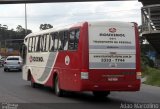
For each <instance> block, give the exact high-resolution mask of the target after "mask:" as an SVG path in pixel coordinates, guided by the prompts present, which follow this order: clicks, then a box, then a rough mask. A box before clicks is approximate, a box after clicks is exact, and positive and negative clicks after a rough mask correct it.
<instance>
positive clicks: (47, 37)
mask: <svg viewBox="0 0 160 109" xmlns="http://www.w3.org/2000/svg"><path fill="white" fill-rule="evenodd" d="M48 50H49V34H47V35H46V51H48Z"/></svg>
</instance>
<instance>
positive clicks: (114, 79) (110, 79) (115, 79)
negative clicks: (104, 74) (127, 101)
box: [108, 77, 118, 81]
mask: <svg viewBox="0 0 160 109" xmlns="http://www.w3.org/2000/svg"><path fill="white" fill-rule="evenodd" d="M108 81H118V78H115V77H114V78H108Z"/></svg>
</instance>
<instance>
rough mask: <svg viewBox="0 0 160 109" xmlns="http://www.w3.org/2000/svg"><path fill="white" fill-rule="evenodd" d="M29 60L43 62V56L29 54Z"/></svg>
mask: <svg viewBox="0 0 160 109" xmlns="http://www.w3.org/2000/svg"><path fill="white" fill-rule="evenodd" d="M29 60H30V62H43V57H34V56H30V58H29Z"/></svg>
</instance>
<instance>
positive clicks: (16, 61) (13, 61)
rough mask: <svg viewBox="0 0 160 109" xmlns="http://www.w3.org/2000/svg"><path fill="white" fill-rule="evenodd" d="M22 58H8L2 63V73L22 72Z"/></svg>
mask: <svg viewBox="0 0 160 109" xmlns="http://www.w3.org/2000/svg"><path fill="white" fill-rule="evenodd" d="M22 64H23V62H22V58H21V57H20V56H8V57H7V58H6V60H5V62H4V71H5V72H6V71H10V70H19V71H21V70H22Z"/></svg>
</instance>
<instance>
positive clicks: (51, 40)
mask: <svg viewBox="0 0 160 109" xmlns="http://www.w3.org/2000/svg"><path fill="white" fill-rule="evenodd" d="M49 39H50V41H49V50H50V51H54V33H51V34H50V37H49Z"/></svg>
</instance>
